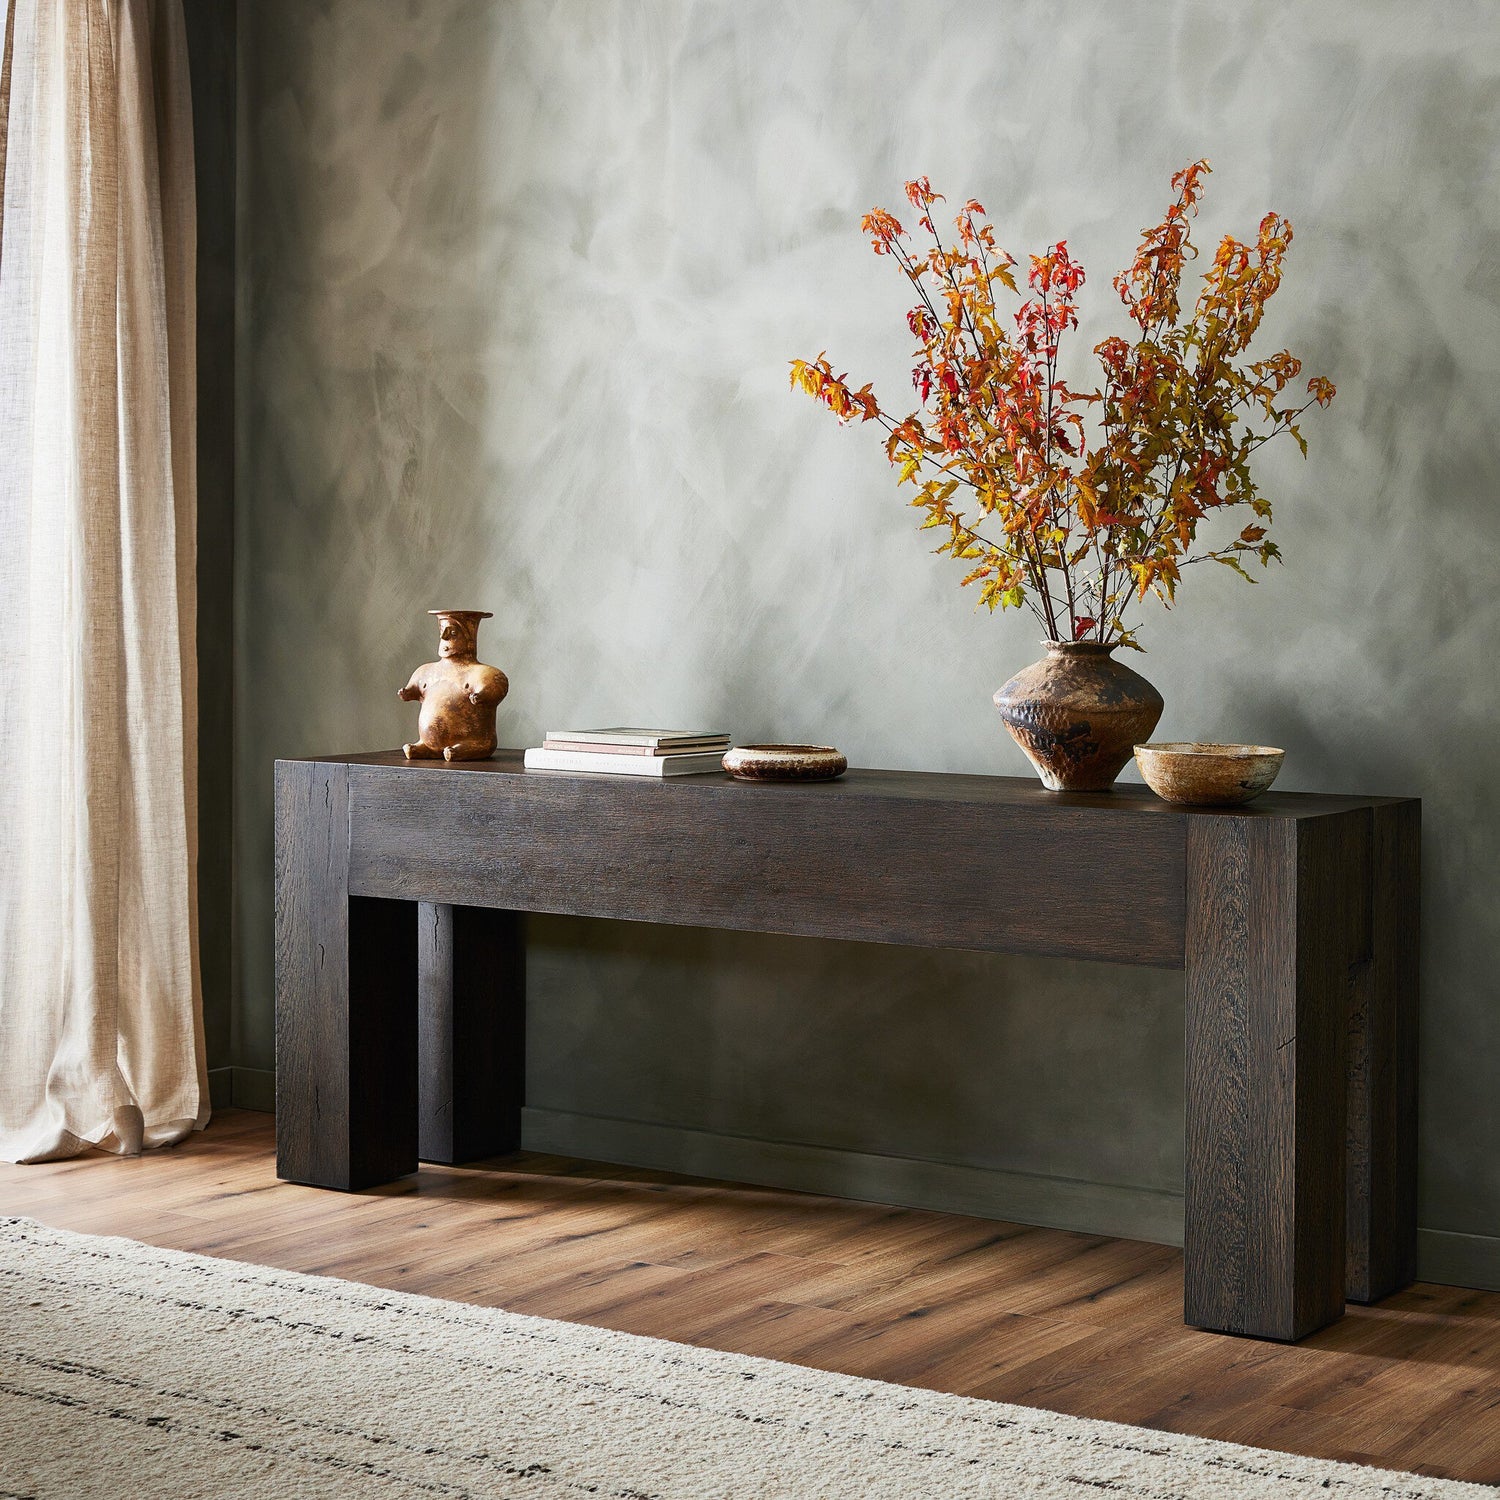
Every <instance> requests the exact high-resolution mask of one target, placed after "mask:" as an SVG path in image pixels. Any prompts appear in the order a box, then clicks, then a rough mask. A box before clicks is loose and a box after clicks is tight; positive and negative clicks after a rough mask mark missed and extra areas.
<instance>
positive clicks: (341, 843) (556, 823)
mask: <svg viewBox="0 0 1500 1500" xmlns="http://www.w3.org/2000/svg"><path fill="white" fill-rule="evenodd" d="M1416 816H1417V804H1415V803H1411V802H1398V801H1391V800H1389V799H1384V800H1382V799H1362V798H1353V797H1321V796H1299V795H1295V794H1271V795H1268V796H1265V797H1263V798H1261V799H1259V800H1258V801H1256V802H1255V803H1253V804H1251V805H1250V806H1248V807H1245V808H1236V809H1231V810H1227V811H1210V810H1203V811H1197V810H1184V809H1182V808H1177V807H1171V806H1168V805H1167V804H1165V803H1162V802H1160V801H1158V800H1157V799H1156V798H1155V797H1153V796H1152V795H1151V794H1150V793H1149V792H1147V791H1145V790H1144V789H1143V788H1132V787H1120V788H1116V789H1115V790H1114V791H1112V792H1109V793H1093V794H1055V793H1048V792H1045V791H1043V790H1042V789H1041V788H1040V787H1038V786H1037V785H1036V784H1035V783H1034V782H1030V781H1022V780H1018V779H1009V778H1000V777H979V776H938V775H927V774H923V773H918V772H893V771H851V772H850V773H849V774H848V775H847V776H846V777H844V778H843V779H842V780H840V781H835V782H827V783H817V784H809V785H796V786H782V785H754V784H747V783H742V782H736V781H733V780H731V779H730V778H729V777H727V776H702V777H694V778H691V779H684V780H682V781H679V782H665V783H662V782H656V781H643V780H636V779H626V778H612V777H594V776H583V775H568V774H564V773H540V774H539V773H535V772H533V773H530V774H528V773H525V772H524V771H523V769H522V766H521V760H520V755H519V752H514V751H509V752H501V754H500V755H499V756H498V757H497V758H496V759H495V760H493V761H487V762H471V763H467V764H462V765H447V764H436V763H427V762H414V763H413V762H407V761H406V760H405V759H404V758H403V757H401V756H400V755H399V754H386V753H381V754H374V755H358V756H345V757H338V758H336V759H332V760H327V761H306V762H279V763H278V765H277V844H278V861H277V890H278V896H277V932H278V970H277V972H278V978H277V1005H278V1016H277V1064H278V1067H277V1080H278V1083H277V1086H278V1109H279V1111H280V1115H279V1119H278V1133H279V1135H280V1137H281V1140H282V1149H281V1153H280V1156H279V1159H278V1170H279V1171H280V1174H281V1175H282V1176H283V1177H285V1178H289V1179H291V1180H294V1181H299V1182H306V1183H312V1184H315V1185H319V1186H328V1187H341V1188H349V1187H355V1186H360V1185H367V1184H370V1183H375V1182H380V1181H387V1180H390V1179H392V1178H394V1177H395V1176H398V1175H400V1173H402V1172H407V1171H410V1170H412V1168H413V1167H414V1165H415V1159H416V1153H417V1145H416V1134H417V1130H418V1123H417V1122H418V1115H419V1110H418V1107H417V1102H416V1097H415V1094H414V1092H413V1090H414V1089H415V1087H416V1085H415V1084H414V1083H413V1081H412V1079H413V1076H414V1068H413V1066H412V1059H413V1057H414V1055H415V1054H416V1052H417V1050H418V1048H417V1038H416V1019H415V1018H416V1016H417V1014H418V1012H419V1011H420V1014H421V1018H422V1019H421V1038H422V1040H421V1057H422V1073H423V1082H422V1095H421V1100H422V1102H421V1107H420V1119H421V1125H420V1129H421V1137H422V1146H421V1151H422V1154H423V1155H424V1156H427V1157H429V1158H430V1159H440V1160H445V1161H451V1160H458V1159H462V1158H463V1157H465V1156H468V1155H470V1154H474V1153H477V1152H481V1151H484V1150H500V1149H504V1148H506V1147H508V1146H510V1145H513V1144H514V1142H515V1139H516V1136H515V1129H516V1118H517V1114H518V1111H519V1107H520V1100H521V1080H520V1068H521V1052H522V1048H521V1028H522V1025H523V1021H522V1015H523V1000H522V983H521V980H520V977H519V973H518V970H517V968H516V964H517V963H518V961H519V960H518V955H519V950H520V940H519V936H518V934H517V931H516V928H515V926H514V923H515V921H516V916H515V914H516V913H519V912H526V911H545V912H561V913H569V914H573V915H580V916H600V917H611V918H619V919H627V920H635V921H652V922H676V923H683V924H691V925H697V926H716V927H731V928H741V929H747V930H751V931H764V932H778V933H791V934H801V935H810V936H822V937H838V938H856V939H863V940H866V941H876V942H891V943H907V944H918V945H923V946H932V947H956V948H970V949H986V950H992V951H999V952H1014V953H1036V954H1048V955H1055V956H1061V957H1071V958H1092V959H1105V960H1110V961H1113V962H1123V963H1137V964H1149V965H1154V966H1159V967H1163V968H1185V969H1186V970H1187V988H1188V1005H1187V1025H1188V1049H1187V1050H1188V1168H1187V1172H1188V1180H1187V1203H1186V1208H1187V1298H1186V1311H1187V1320H1188V1321H1189V1322H1192V1323H1196V1324H1198V1325H1200V1326H1203V1327H1208V1328H1216V1329H1221V1330H1224V1331H1229V1332H1237V1333H1249V1334H1256V1335H1259V1336H1262V1337H1268V1338H1278V1339H1293V1338H1298V1337H1301V1336H1302V1335H1304V1334H1305V1333H1307V1332H1309V1331H1310V1330H1312V1329H1314V1328H1317V1327H1320V1326H1322V1325H1323V1324H1325V1323H1327V1322H1329V1321H1330V1320H1332V1319H1334V1318H1336V1317H1338V1315H1339V1313H1340V1312H1341V1311H1342V1308H1343V1302H1344V1283H1345V1276H1346V1264H1347V1275H1348V1278H1349V1287H1350V1291H1351V1294H1352V1295H1354V1296H1361V1295H1377V1296H1378V1295H1382V1294H1383V1292H1384V1291H1388V1290H1390V1289H1392V1288H1393V1287H1395V1286H1398V1285H1401V1284H1404V1281H1405V1280H1409V1278H1410V1264H1411V1259H1410V1247H1411V1246H1412V1244H1413V1243H1414V1235H1415V1204H1414V1198H1413V1195H1412V1191H1411V1189H1412V1170H1411V1162H1412V1160H1413V1157H1412V1151H1413V1143H1412V1135H1413V1132H1414V1125H1415V1120H1414V1112H1413V1111H1414V1101H1415V1082H1414V1079H1415V1074H1414V1070H1413V1069H1414V1046H1413V1044H1414V1026H1415V1014H1416V1011H1415V1006H1416V997H1415V967H1414V966H1415V942H1416V929H1415V906H1416V899H1417V873H1416V866H1415V851H1416V839H1417V823H1416ZM419 905H420V911H421V914H422V915H421V920H420V924H419V922H418V921H417V919H416V913H417V910H418V906H419ZM403 913H404V916H403V915H402V914H403ZM1377 929H1378V932H1379V936H1378V937H1377ZM419 932H420V947H421V963H420V969H421V980H420V986H419V984H418V979H417V969H418V962H417V948H418V944H419V937H418V934H419ZM419 995H420V999H419V998H418V997H419ZM1351 1057H1352V1058H1353V1059H1354V1063H1353V1066H1354V1067H1355V1069H1356V1070H1357V1072H1358V1078H1357V1080H1356V1082H1355V1084H1354V1086H1353V1087H1349V1086H1347V1084H1346V1080H1347V1079H1348V1076H1349V1071H1350V1067H1351V1063H1350V1058H1351ZM408 1100H410V1105H409V1106H408V1104H407V1102H406V1101H408ZM375 1101H380V1102H379V1104H378V1107H377V1104H376V1103H375ZM1346 1151H1347V1153H1348V1155H1349V1158H1350V1161H1351V1163H1352V1165H1351V1168H1350V1171H1349V1173H1348V1182H1349V1186H1348V1187H1347V1189H1346V1169H1345V1156H1346ZM1346 1214H1347V1219H1348V1235H1347V1241H1348V1245H1347V1249H1346Z"/></svg>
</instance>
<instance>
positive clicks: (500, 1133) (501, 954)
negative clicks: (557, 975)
mask: <svg viewBox="0 0 1500 1500" xmlns="http://www.w3.org/2000/svg"><path fill="white" fill-rule="evenodd" d="M524 953H525V950H524V948H523V945H522V935H521V920H520V917H519V916H518V915H517V914H516V913H515V912H513V911H488V910H486V909H485V908H483V907H478V906H449V905H446V904H442V903H436V902H430V901H423V902H422V903H421V904H420V905H419V906H418V907H417V1028H418V1034H417V1079H418V1112H417V1118H418V1125H417V1129H418V1143H417V1154H418V1155H419V1156H420V1157H421V1158H422V1160H423V1161H436V1162H449V1163H452V1162H464V1161H475V1160H477V1159H478V1158H479V1157H481V1156H500V1155H502V1154H503V1153H505V1152H507V1151H515V1150H518V1149H519V1148H520V1145H521V1106H522V1104H523V1103H524V1102H525V1086H526V1062H525V1046H526V990H525V983H526V980H525V957H524Z"/></svg>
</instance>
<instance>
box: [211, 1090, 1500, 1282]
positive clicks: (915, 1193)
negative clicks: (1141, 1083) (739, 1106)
mask: <svg viewBox="0 0 1500 1500" xmlns="http://www.w3.org/2000/svg"><path fill="white" fill-rule="evenodd" d="M208 1079H209V1088H210V1097H211V1100H212V1103H213V1106H214V1108H216V1109H224V1108H227V1107H228V1106H229V1105H230V1104H233V1105H234V1106H235V1108H237V1109H258V1110H266V1111H272V1110H274V1109H275V1107H276V1075H275V1074H274V1073H273V1072H271V1071H270V1069H268V1068H213V1069H211V1070H210V1071H209V1075H208ZM521 1143H522V1145H523V1147H524V1148H525V1149H526V1150H528V1151H545V1152H548V1153H550V1154H553V1155H557V1156H577V1157H582V1158H584V1159H586V1160H593V1161H607V1162H620V1163H625V1164H629V1165H632V1166H638V1167H653V1168H656V1169H657V1170H658V1171H663V1172H682V1173H684V1174H686V1175H688V1176H694V1177H717V1178H727V1179H728V1180H729V1181H731V1182H744V1183H750V1184H752V1185H758V1186H762V1187H779V1188H794V1189H797V1190H800V1191H802V1192H807V1193H824V1194H827V1195H828V1196H829V1197H833V1198H854V1199H858V1200H860V1201H863V1202H869V1203H891V1204H897V1205H899V1206H901V1207H904V1208H927V1209H934V1210H936V1211H937V1212H939V1213H955V1214H974V1215H976V1216H978V1217H979V1218H985V1219H1005V1220H1008V1221H1010V1222H1012V1223H1019V1224H1040V1225H1043V1226H1045V1227H1046V1228H1049V1229H1068V1230H1072V1231H1074V1232H1075V1233H1079V1234H1099V1235H1111V1236H1118V1237H1120V1238H1122V1239H1132V1240H1148V1241H1150V1242H1152V1243H1154V1244H1158V1245H1180V1244H1181V1243H1182V1194H1181V1193H1175V1192H1168V1191H1164V1190H1162V1189H1157V1188H1141V1187H1122V1186H1119V1185H1117V1184H1109V1183H1102V1182H1083V1181H1078V1180H1076V1179H1073V1178H1067V1177H1043V1176H1038V1175H1035V1174H1032V1173H1029V1172H1005V1171H1000V1170H997V1169H995V1168H991V1167H968V1166H959V1165H955V1164H953V1163H950V1162H940V1161H923V1160H921V1159H919V1158H916V1157H907V1156H881V1155H877V1154H874V1153H871V1152H865V1151H844V1150H837V1149H834V1148H832V1147H828V1146H802V1145H796V1144H792V1143H788V1142H785V1141H760V1140H755V1139H752V1138H751V1137H749V1136H738V1135H717V1134H715V1133H713V1132H712V1131H707V1130H690V1129H687V1128H685V1127H683V1126H678V1125H652V1124H648V1123H646V1122H643V1121H640V1120H612V1119H606V1118H604V1117H602V1116H598V1115H581V1114H573V1113H571V1112H569V1111H567V1110H560V1109H526V1110H523V1111H522V1114H521ZM1417 1274H1418V1276H1419V1277H1420V1279H1421V1280H1423V1281H1435V1282H1438V1283H1440V1284H1442V1285H1445V1286H1462V1287H1474V1288H1476V1289H1478V1290H1482V1291H1500V1236H1497V1235H1487V1234H1463V1233H1460V1232H1459V1231H1456V1230H1449V1229H1421V1230H1418V1232H1417Z"/></svg>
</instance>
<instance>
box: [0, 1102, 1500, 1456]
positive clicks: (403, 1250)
mask: <svg viewBox="0 0 1500 1500" xmlns="http://www.w3.org/2000/svg"><path fill="white" fill-rule="evenodd" d="M0 1213H15V1214H27V1215H31V1216H33V1217H35V1218H38V1219H40V1220H42V1221H44V1222H45V1223H48V1224H54V1225H56V1226H58V1227H59V1228H64V1229H74V1230H80V1231H83V1232H85V1233H95V1234H123V1235H127V1236H130V1237H132V1238H135V1239H141V1240H145V1241H147V1242H149V1243H151V1244H156V1245H163V1246H167V1247H169V1248H174V1249H180V1250H192V1251H198V1252H202V1253H206V1254H210V1255H221V1256H227V1257H230V1258H232V1259H236V1260H243V1261H249V1262H252V1263H255V1264H261V1265H268V1266H280V1267H284V1268H286V1269H288V1270H296V1271H308V1272H313V1273H316V1274H321V1275H330V1276H343V1277H348V1278H351V1279H353V1280H356V1281H361V1282H365V1283H368V1284H370V1285H374V1286H381V1287H389V1288H392V1289H394V1290H399V1291H407V1292H420V1293H426V1294H428V1295H431V1296H438V1297H449V1298H455V1299H458V1300H461V1301H467V1302H473V1303H479V1304H483V1305H487V1306H503V1307H508V1308H511V1309H512V1310H514V1311H518V1312H528V1313H533V1314H536V1315H537V1316H540V1317H551V1318H565V1319H570V1320H573V1321H577V1322H585V1323H592V1324H596V1325H600V1326H604V1327H609V1328H618V1329H622V1330H624V1331H626V1332H630V1333H639V1334H649V1335H654V1336H657V1337H660V1338H669V1339H676V1340H679V1341H683V1342H686V1343H690V1344H698V1345H702V1346H705V1347H710V1348H718V1349H727V1350H731V1351H734V1352H738V1353H743V1354H751V1355H760V1356H763V1357H766V1358H771V1359H782V1360H790V1361H792V1362H794V1363H797V1364H803V1365H812V1366H816V1367H818V1368H821V1369H827V1370H837V1371H842V1372H844V1373H847V1374H851V1375H865V1376H870V1377H873V1378H875V1379H880V1380H894V1381H902V1382H906V1383H908V1384H912V1385H918V1386H923V1387H927V1388H930V1389H934V1390H945V1391H951V1392H954V1393H956V1394H958V1395H965V1396H979V1397H984V1398H987V1399H991V1400H999V1401H1015V1402H1019V1403H1021V1404H1022V1405H1030V1406H1044V1407H1048V1408H1050V1409H1052V1410H1054V1411H1064V1412H1071V1413H1074V1414H1075V1415H1078V1416H1084V1417H1095V1418H1101V1419H1105V1420H1110V1421H1120V1422H1135V1423H1139V1424H1141V1425H1144V1426H1146V1427H1152V1428H1160V1429H1163V1430H1168V1431H1173V1432H1192V1433H1198V1434H1201V1435H1203V1436H1205V1437H1213V1438H1223V1439H1226V1440H1228V1441H1231V1442H1241V1443H1253V1444H1258V1445H1262V1446H1265V1447H1270V1448H1277V1449H1285V1450H1288V1451H1291V1452H1296V1453H1306V1454H1310V1455H1313V1456H1316V1457H1322V1458H1333V1459H1345V1460H1349V1461H1352V1462H1358V1463H1372V1464H1378V1465H1380V1466H1382V1467H1395V1468H1404V1469H1415V1470H1417V1471H1419V1472H1422V1473H1429V1474H1436V1475H1443V1476H1447V1477H1451V1478H1455V1479H1467V1480H1472V1481H1477V1482H1479V1483H1485V1484H1500V1294H1496V1293H1489V1292H1471V1291H1465V1290H1463V1289H1461V1288H1456V1287H1439V1286H1423V1285H1417V1286H1413V1287H1410V1288H1408V1289H1407V1290H1405V1291H1403V1292H1401V1293H1399V1294H1398V1295H1396V1296H1394V1297H1391V1298H1388V1299H1387V1300H1386V1301H1384V1302H1383V1303H1382V1304H1381V1305H1380V1306H1379V1307H1371V1308H1364V1307H1351V1308H1350V1310H1349V1313H1348V1315H1347V1316H1346V1317H1344V1318H1343V1319H1341V1320H1340V1321H1339V1322H1338V1323H1336V1324H1334V1325H1332V1326H1331V1327H1329V1328H1326V1329H1324V1330H1323V1331H1322V1332H1320V1333H1316V1334H1313V1335H1312V1336H1311V1337H1310V1338H1308V1339H1305V1340H1303V1341H1302V1342H1301V1343H1299V1344H1295V1345H1285V1344H1269V1343H1252V1342H1247V1341H1246V1340H1244V1339H1238V1338H1225V1337H1222V1336H1219V1335H1216V1334H1212V1333H1202V1332H1199V1331H1196V1330H1194V1329H1189V1328H1184V1327H1183V1326H1182V1324H1181V1321H1180V1318H1181V1307H1182V1285H1183V1277H1182V1258H1181V1255H1180V1254H1179V1253H1178V1252H1177V1251H1175V1250H1170V1249H1166V1248H1163V1247H1161V1246H1158V1245H1143V1244H1139V1243H1135V1242H1132V1241H1129V1240H1111V1239H1102V1238H1100V1237H1098V1236H1094V1235H1085V1234H1073V1233H1067V1232H1064V1231H1060V1230H1048V1229H1028V1228H1025V1227H1023V1226H1020V1225H1016V1224H1002V1223H996V1222H994V1221H991V1220H985V1219H975V1218H967V1217H963V1216H960V1215H953V1214H939V1213H930V1212H922V1211H917V1210H912V1209H891V1208H885V1207H882V1206H879V1205H874V1204H869V1203H852V1202H848V1201H844V1200H838V1199H832V1198H825V1197H817V1196H813V1195H811V1194H802V1193H793V1192H785V1191H778V1190H774V1189H767V1188H747V1187H740V1186H736V1185H734V1184H729V1183H721V1182H708V1181H703V1180H701V1179H697V1180H695V1179H687V1178H682V1177H673V1176H669V1175H667V1174H664V1173H659V1172H649V1171H641V1170H635V1169H631V1168H628V1167H605V1166H601V1165H599V1164H597V1163H589V1162H581V1161H568V1160H562V1159H559V1158H556V1157H543V1156H537V1155H534V1154H530V1155H521V1156H515V1157H510V1158H507V1159H506V1160H505V1161H503V1162H496V1163H491V1164H489V1165H488V1166H486V1167H484V1168H472V1167H471V1168H454V1167H437V1166H423V1167H422V1168H421V1169H420V1171H419V1172H417V1173H416V1174H415V1175H414V1176H410V1177H405V1178H403V1179H402V1180H401V1181H400V1182H397V1183H393V1184H391V1185H390V1186H388V1187H385V1188H380V1189H377V1190H374V1191H370V1192H364V1193H357V1194H343V1193H324V1192H319V1191H317V1190H315V1189H312V1188H306V1187H300V1186H297V1185H295V1184H292V1183H287V1182H277V1181H276V1178H275V1175H274V1159H273V1140H272V1122H271V1118H270V1116H269V1115H255V1114H249V1113H246V1112H244V1111H240V1110H224V1111H221V1112H219V1113H217V1114H216V1115H215V1117H214V1120H213V1122H212V1123H211V1124H210V1126H209V1128H208V1130H207V1131H206V1132H205V1133H203V1134H201V1135H194V1136H192V1137H190V1138H189V1139H188V1140H187V1141H185V1142H184V1143H183V1144H182V1145H180V1146H178V1147H175V1148H173V1149H170V1150H163V1151H153V1152H148V1153H146V1154H145V1155H144V1156H141V1157H136V1158H127V1159H121V1158H116V1157H108V1156H104V1155H101V1154H98V1153H94V1154H90V1155H88V1156H83V1157H77V1158H74V1159H72V1160H69V1161H61V1162H49V1163H46V1164H44V1165H39V1166H30V1167H9V1166H4V1165H0Z"/></svg>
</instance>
